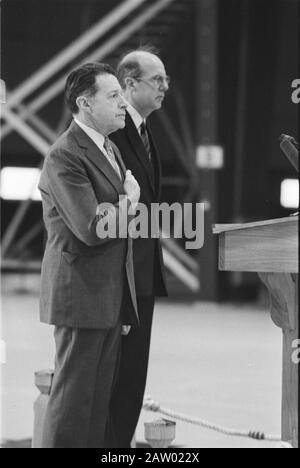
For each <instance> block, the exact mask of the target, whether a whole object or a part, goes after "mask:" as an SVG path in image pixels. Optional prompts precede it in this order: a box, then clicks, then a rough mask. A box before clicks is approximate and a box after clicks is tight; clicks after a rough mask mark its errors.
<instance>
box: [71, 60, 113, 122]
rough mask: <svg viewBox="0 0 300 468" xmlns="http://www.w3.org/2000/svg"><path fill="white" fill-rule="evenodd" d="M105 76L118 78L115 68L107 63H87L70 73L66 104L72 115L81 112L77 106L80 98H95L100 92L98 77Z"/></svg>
mask: <svg viewBox="0 0 300 468" xmlns="http://www.w3.org/2000/svg"><path fill="white" fill-rule="evenodd" d="M105 74H109V75H114V76H116V74H115V72H114V70H113V68H112V67H111V66H110V65H107V64H106V63H86V64H85V65H82V66H81V67H79V68H77V69H76V70H74V71H72V72H71V73H70V75H69V76H68V78H67V81H66V85H65V103H66V104H67V106H68V108H69V109H70V111H71V112H72V114H78V112H79V109H78V106H77V104H76V99H77V98H78V96H82V95H83V94H86V95H88V96H94V95H95V94H96V92H97V91H98V89H97V85H96V77H97V76H98V75H105Z"/></svg>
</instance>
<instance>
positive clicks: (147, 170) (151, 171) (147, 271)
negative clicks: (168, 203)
mask: <svg viewBox="0 0 300 468" xmlns="http://www.w3.org/2000/svg"><path fill="white" fill-rule="evenodd" d="M148 133H149V137H150V143H151V152H152V165H151V163H150V162H149V158H148V156H147V153H146V150H145V147H144V145H143V142H142V140H141V138H140V135H139V133H138V131H137V129H136V127H135V124H134V122H133V120H132V118H131V117H130V115H129V114H128V112H127V115H126V126H125V128H124V129H122V130H119V131H117V132H116V133H113V134H112V135H111V136H110V138H111V139H112V141H113V142H114V143H115V144H116V145H117V146H118V148H119V150H120V152H121V154H122V158H123V161H124V163H125V166H126V168H127V169H130V170H131V172H132V174H133V175H134V177H135V178H136V180H137V181H138V183H139V185H140V188H141V197H140V202H141V203H144V204H145V205H146V206H147V207H148V208H149V209H150V207H151V203H159V200H160V187H161V165H160V160H159V155H158V151H157V148H156V147H155V144H154V140H153V138H152V135H151V132H150V130H149V128H148ZM133 258H134V271H135V280H136V292H137V295H138V296H153V295H154V296H167V289H166V283H165V278H164V266H163V258H162V249H161V244H160V241H159V239H150V238H149V239H136V240H134V241H133Z"/></svg>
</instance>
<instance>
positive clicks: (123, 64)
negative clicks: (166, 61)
mask: <svg viewBox="0 0 300 468" xmlns="http://www.w3.org/2000/svg"><path fill="white" fill-rule="evenodd" d="M135 52H147V53H148V54H151V55H155V56H156V57H159V51H158V49H157V48H156V47H154V46H152V45H145V46H141V47H139V48H138V49H135V50H131V51H129V52H127V53H126V54H125V55H123V57H122V58H121V60H120V62H119V65H118V67H117V78H118V80H119V82H120V84H121V86H122V88H125V86H126V81H125V80H126V78H128V77H130V78H140V77H141V76H142V73H143V72H142V69H141V65H140V62H139V59H138V57H137V56H136V55H135Z"/></svg>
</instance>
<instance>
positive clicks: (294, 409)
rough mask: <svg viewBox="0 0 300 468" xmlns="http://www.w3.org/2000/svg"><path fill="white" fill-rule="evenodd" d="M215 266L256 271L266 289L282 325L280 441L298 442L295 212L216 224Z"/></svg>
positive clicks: (277, 319)
mask: <svg viewBox="0 0 300 468" xmlns="http://www.w3.org/2000/svg"><path fill="white" fill-rule="evenodd" d="M213 232H214V234H218V235H219V269H220V270H223V271H244V272H257V273H258V275H259V277H260V279H261V280H262V282H263V283H264V284H265V285H266V287H267V288H268V290H269V293H270V301H271V317H272V320H273V321H274V323H275V325H277V326H278V327H280V328H282V330H283V372H282V440H284V441H288V442H290V443H291V444H292V445H293V447H295V448H296V447H298V364H297V359H296V358H297V356H298V355H299V353H297V349H298V348H299V342H298V341H297V340H298V325H299V312H298V216H297V217H296V216H291V217H289V218H283V219H275V220H269V221H262V222H256V223H248V224H235V225H232V224H230V225H229V224H225V225H224V224H222V225H221V224H219V225H215V226H214V228H213Z"/></svg>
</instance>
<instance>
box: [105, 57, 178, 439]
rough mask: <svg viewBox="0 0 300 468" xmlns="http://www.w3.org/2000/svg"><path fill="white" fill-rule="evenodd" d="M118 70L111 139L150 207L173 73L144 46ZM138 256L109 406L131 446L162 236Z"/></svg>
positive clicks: (159, 285)
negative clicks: (153, 126)
mask: <svg viewBox="0 0 300 468" xmlns="http://www.w3.org/2000/svg"><path fill="white" fill-rule="evenodd" d="M117 76H118V78H119V81H120V84H121V86H122V88H123V90H124V94H125V98H126V100H127V102H128V107H127V113H126V126H125V128H124V129H121V130H119V131H117V132H116V133H114V134H113V135H111V139H112V140H113V141H114V143H115V144H116V145H117V146H118V148H119V149H120V151H121V154H122V157H123V160H124V163H125V165H126V167H127V169H130V170H131V171H132V174H133V175H134V177H135V178H136V180H137V182H138V184H139V186H140V189H141V198H140V202H141V203H143V204H145V205H146V206H147V208H148V211H149V212H150V209H151V204H152V203H158V202H159V199H160V190H161V166H160V160H159V155H158V151H157V148H156V146H155V142H154V138H153V136H152V134H151V131H150V128H149V125H148V122H147V118H148V117H149V115H150V114H151V113H152V112H153V111H156V110H158V109H160V108H161V105H162V102H163V100H164V97H165V93H166V91H167V90H168V88H169V77H168V76H167V75H166V70H165V67H164V65H163V63H162V61H161V60H160V59H159V57H158V56H157V55H155V54H153V53H152V52H149V51H145V50H138V51H134V52H131V53H130V54H128V55H126V56H125V57H124V58H123V59H122V61H121V62H120V64H119V66H118V71H117ZM149 221H151V220H150V219H149ZM149 225H150V223H149ZM133 257H134V271H135V284H136V292H137V304H138V314H139V318H140V326H139V327H137V328H132V329H131V331H130V333H129V334H128V335H127V336H123V337H122V352H121V361H120V365H119V373H118V378H117V380H116V382H115V384H114V392H113V397H112V403H111V411H110V424H109V428H110V432H109V446H112V447H129V446H130V443H131V440H132V437H133V435H134V431H135V428H136V425H137V422H138V419H139V415H140V411H141V408H142V403H143V397H144V391H145V386H146V377H147V368H148V358H149V348H150V339H151V327H152V317H153V309H154V301H155V297H157V296H166V295H167V291H166V286H165V280H164V271H163V269H164V267H163V260H162V250H161V245H160V241H159V240H158V239H154V238H147V239H143V238H139V239H136V240H134V241H133Z"/></svg>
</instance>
